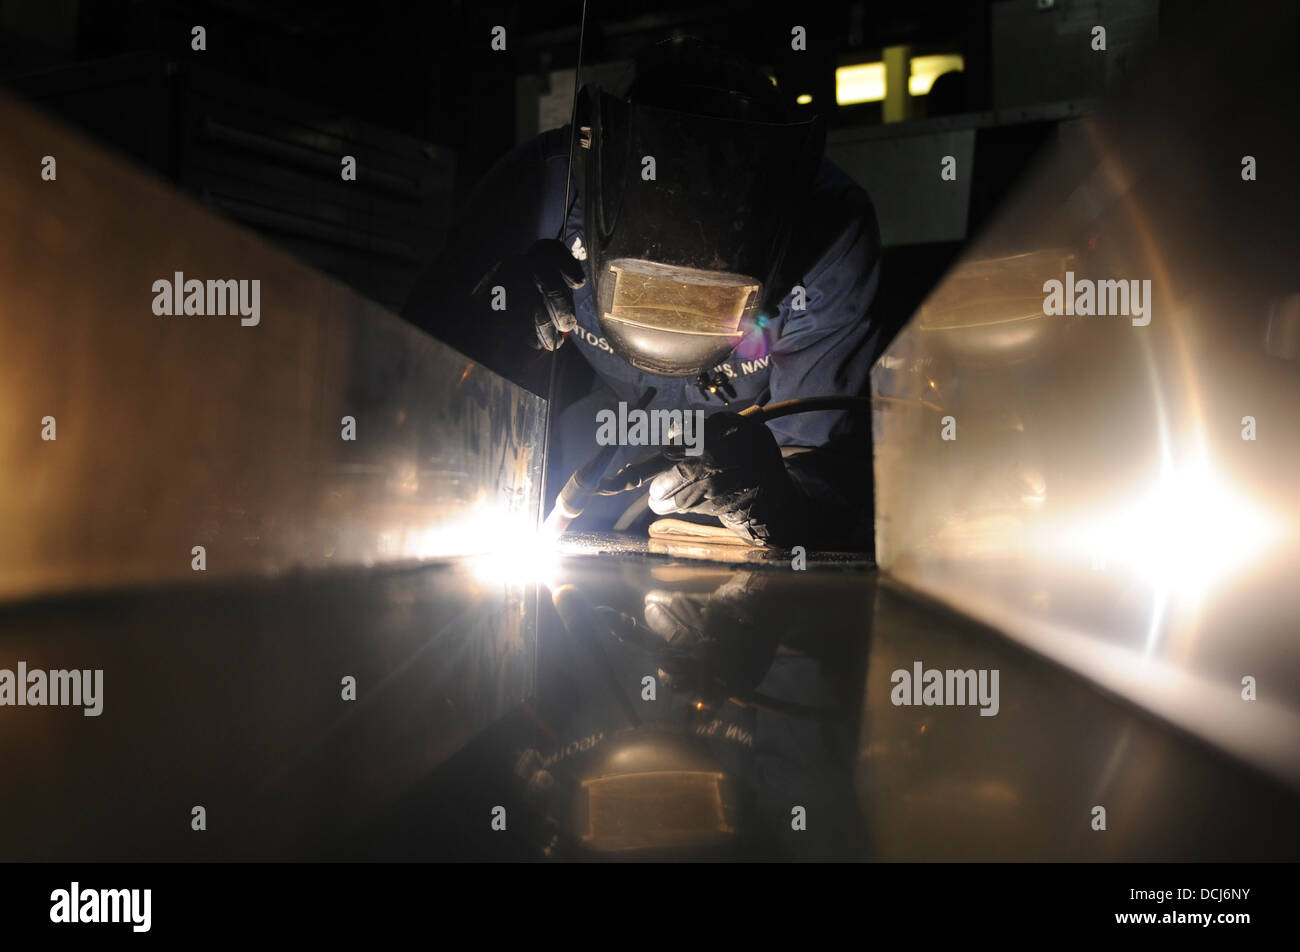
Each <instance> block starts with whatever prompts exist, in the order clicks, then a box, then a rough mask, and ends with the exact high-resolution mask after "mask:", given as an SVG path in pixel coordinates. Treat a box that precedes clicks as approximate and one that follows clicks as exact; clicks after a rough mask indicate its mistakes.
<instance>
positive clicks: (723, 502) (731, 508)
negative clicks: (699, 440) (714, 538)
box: [650, 410, 809, 548]
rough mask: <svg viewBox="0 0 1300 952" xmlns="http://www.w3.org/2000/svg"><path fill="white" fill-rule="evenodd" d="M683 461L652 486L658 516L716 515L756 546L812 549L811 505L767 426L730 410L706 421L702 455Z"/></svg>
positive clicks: (686, 457) (651, 503)
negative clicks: (677, 513)
mask: <svg viewBox="0 0 1300 952" xmlns="http://www.w3.org/2000/svg"><path fill="white" fill-rule="evenodd" d="M677 452H678V454H679V455H680V450H678V451H677ZM680 458H681V462H679V463H677V464H676V465H674V466H673V468H672V469H670V470H668V471H667V472H665V473H661V474H660V475H659V476H657V477H655V480H654V481H653V482H652V483H651V484H650V508H651V509H653V510H654V511H655V512H656V513H658V514H659V515H661V516H664V515H668V514H670V513H674V512H693V513H702V514H704V515H710V516H716V517H717V518H718V519H719V520H720V521H721V522H722V524H723V525H724V526H726V527H727V528H728V529H730V530H731V531H732V532H734V533H736V535H738V536H740V537H741V538H742V539H744V540H745V541H747V542H751V543H754V544H755V545H770V546H776V547H779V548H789V547H790V546H794V545H801V544H802V545H807V544H809V540H808V539H806V538H803V536H806V535H807V533H808V531H809V526H808V501H807V499H806V497H805V496H804V494H803V493H802V492H801V491H800V490H799V488H798V487H797V486H796V485H795V484H794V482H793V481H792V480H791V479H790V476H789V475H788V474H787V473H786V470H785V462H784V461H783V460H782V458H781V447H780V446H778V445H777V442H776V437H775V436H773V435H772V431H771V430H769V429H768V428H767V426H766V425H764V424H763V423H761V422H759V421H758V420H754V419H751V418H749V417H743V416H740V415H739V414H737V413H731V412H730V411H726V410H723V411H720V412H718V413H714V414H713V415H712V416H710V417H708V419H706V420H705V421H704V439H703V447H702V452H701V453H700V455H699V456H694V457H692V456H684V455H682V456H680Z"/></svg>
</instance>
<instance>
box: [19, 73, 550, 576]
mask: <svg viewBox="0 0 1300 952" xmlns="http://www.w3.org/2000/svg"><path fill="white" fill-rule="evenodd" d="M0 127H3V128H4V129H5V130H6V135H5V136H4V137H3V141H0V228H2V229H3V232H4V241H3V247H4V253H3V254H2V255H0V289H3V304H2V305H0V308H2V309H0V463H2V464H3V465H0V525H3V526H4V531H3V532H0V598H8V599H13V598H18V597H22V596H32V595H40V594H46V593H51V592H57V591H64V590H70V589H85V588H102V587H106V586H118V585H124V584H145V583H158V582H174V581H180V580H192V579H194V578H195V577H197V573H196V572H195V570H194V567H193V564H192V563H193V560H194V559H195V555H194V554H193V550H194V547H196V546H202V547H204V550H205V559H206V570H205V571H206V573H207V576H206V577H224V576H231V575H241V574H249V573H257V574H264V573H275V572H282V571H285V570H287V569H292V568H319V567H326V566H340V565H343V566H348V565H359V564H360V565H369V564H376V563H381V562H392V561H401V560H415V559H421V558H428V557H436V556H452V555H463V554H466V553H468V552H473V551H477V550H479V549H481V548H482V547H485V546H491V545H494V544H501V542H502V540H508V539H509V534H510V533H511V532H512V531H515V530H516V529H518V528H520V527H526V528H528V529H531V527H532V526H534V525H535V524H536V520H537V518H538V508H539V499H540V481H541V472H542V458H541V457H542V444H543V440H542V439H541V436H540V435H541V433H542V432H543V427H544V421H545V404H544V402H543V401H542V400H540V399H538V398H537V397H535V396H533V395H531V394H529V393H527V392H526V391H524V390H521V389H519V388H518V387H516V386H514V385H512V384H510V383H509V382H507V381H506V380H504V379H502V378H501V377H499V376H497V375H495V374H493V373H491V372H489V371H487V370H485V369H484V368H482V367H481V366H479V365H478V364H476V363H474V362H473V361H471V360H469V359H468V358H466V357H464V356H462V355H460V354H458V353H457V352H455V351H453V350H451V349H449V348H447V347H445V346H443V345H441V344H439V343H437V342H435V341H434V340H433V339H432V338H430V337H428V336H426V335H424V334H422V333H420V332H419V331H417V330H415V329H414V328H412V327H410V326H409V325H407V324H405V323H403V322H402V321H400V320H399V319H397V318H396V317H394V316H392V315H390V314H388V313H386V312H385V311H383V310H382V309H381V308H380V307H378V306H377V305H375V304H373V303H370V302H368V301H366V300H364V299H362V298H361V297H359V296H358V295H356V294H354V293H352V292H350V291H349V290H347V289H346V288H344V287H343V286H342V285H340V284H338V283H336V282H334V281H331V280H328V279H326V278H323V277H322V276H320V275H318V274H317V273H315V272H313V271H312V270H311V269H309V268H306V267H304V266H302V265H300V264H298V263H296V262H295V261H293V260H292V259H290V258H289V257H287V256H286V255H284V254H283V253H280V252H278V251H276V250H274V249H272V248H271V247H270V246H269V245H267V244H266V243H264V242H263V241H261V240H260V239H258V238H256V237H254V236H253V235H251V234H249V233H248V232H245V231H243V230H241V229H239V228H236V227H234V226H233V225H230V224H228V223H226V222H225V221H223V220H220V219H218V218H217V217H215V216H214V215H212V214H210V213H209V212H206V211H204V210H203V209H201V208H199V207H198V206H197V205H196V204H194V203H193V202H191V201H189V200H187V199H185V198H183V197H181V196H180V195H178V194H177V193H176V192H174V191H173V190H171V189H170V188H167V187H165V186H163V185H160V184H158V183H156V182H153V181H151V180H149V179H148V178H146V177H145V176H143V175H141V174H140V173H138V172H137V171H135V170H134V169H133V168H131V167H129V166H128V165H126V164H125V163H124V162H122V161H120V160H118V159H116V158H114V157H112V156H109V155H107V154H105V153H103V152H101V151H99V150H98V149H96V148H95V147H93V146H91V145H89V144H88V143H86V142H85V141H84V140H81V139H79V138H77V137H76V136H73V135H71V134H69V133H68V132H66V131H65V130H63V129H61V128H59V127H57V126H56V125H54V124H52V123H50V122H48V121H46V120H44V119H42V118H40V117H38V116H37V115H35V114H34V113H32V112H31V111H29V110H28V109H26V108H24V107H20V106H19V105H17V104H16V103H14V102H13V101H11V100H8V99H0ZM46 155H49V156H53V157H54V159H55V160H56V162H57V166H56V168H57V178H56V179H55V180H54V181H44V180H42V176H41V170H42V156H46ZM177 272H180V273H182V274H183V275H184V276H185V277H186V279H190V278H193V279H198V280H201V281H207V280H226V279H234V280H244V281H250V282H251V281H254V280H256V281H259V282H260V285H259V288H260V309H259V315H258V322H257V323H256V324H253V323H251V322H252V318H251V317H249V318H248V319H247V320H248V321H249V324H248V326H245V325H244V323H243V321H244V318H241V317H240V316H231V315H225V316H213V315H210V316H197V315H191V316H158V315H156V314H155V313H154V301H155V297H156V295H155V292H154V290H153V286H154V282H155V281H158V280H160V279H161V280H166V281H172V280H173V275H174V274H175V273H177ZM247 287H248V288H249V290H250V291H251V288H252V285H251V284H249V285H248V286H247ZM205 290H206V288H205ZM204 297H205V307H206V295H205V296H204ZM247 303H249V304H250V305H251V301H249V302H247ZM249 310H251V307H250V308H249ZM47 417H52V418H54V421H55V430H54V434H55V436H56V439H54V440H46V439H43V438H42V436H43V431H47V428H46V425H45V424H44V423H43V422H42V421H43V419H45V418H47ZM345 417H351V418H353V419H354V420H355V437H356V438H355V440H345V439H343V431H344V427H345V422H344V418H345Z"/></svg>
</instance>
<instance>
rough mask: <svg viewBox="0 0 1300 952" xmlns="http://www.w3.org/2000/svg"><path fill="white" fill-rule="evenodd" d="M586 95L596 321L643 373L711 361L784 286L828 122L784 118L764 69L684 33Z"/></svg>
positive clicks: (694, 370)
mask: <svg viewBox="0 0 1300 952" xmlns="http://www.w3.org/2000/svg"><path fill="white" fill-rule="evenodd" d="M580 103H581V105H580V109H581V112H580V119H579V126H580V130H581V138H580V141H581V144H582V149H581V150H580V154H581V157H582V163H581V166H580V170H579V171H580V175H581V176H582V177H581V179H580V181H581V188H582V195H583V216H584V229H585V232H586V238H587V255H588V270H589V272H590V274H591V277H592V285H593V287H592V294H593V299H594V301H595V305H596V308H597V316H598V318H599V321H600V326H601V331H602V333H603V334H604V336H605V339H606V340H607V341H608V342H609V345H610V347H611V349H613V351H614V352H615V353H616V354H619V355H620V356H621V357H623V358H624V359H625V360H626V361H627V362H628V363H630V364H631V365H632V366H633V367H636V368H637V369H638V370H641V371H643V372H645V373H649V374H655V375H659V376H665V377H686V376H694V375H697V374H699V373H701V372H702V371H707V370H709V369H710V368H712V367H714V366H716V365H717V364H718V363H720V362H721V361H723V360H725V359H726V357H727V356H728V355H729V354H730V353H731V351H732V349H733V348H734V347H735V346H736V345H737V344H738V343H739V342H740V340H741V338H742V337H743V336H744V335H745V333H746V332H747V331H749V330H750V329H751V328H752V327H753V326H754V324H755V323H756V322H757V320H758V318H759V315H760V312H761V310H762V308H763V307H764V302H765V300H766V297H767V296H768V295H769V294H771V293H772V292H773V291H774V290H776V289H775V288H774V287H773V284H774V281H775V279H776V275H777V272H778V268H779V266H780V262H781V258H782V256H783V255H784V252H785V246H786V243H787V241H788V239H789V234H790V226H791V222H792V221H793V216H794V215H795V214H796V213H797V212H798V210H799V208H800V207H801V205H802V204H803V201H804V199H805V197H806V196H807V194H808V192H809V191H810V190H811V187H812V180H813V177H814V175H815V173H816V170H817V166H818V164H819V163H820V160H821V153H822V148H823V145H824V142H825V132H824V129H823V127H822V124H821V122H820V120H819V119H813V120H811V121H805V122H793V121H789V117H788V115H787V114H786V113H785V110H784V107H783V105H782V103H781V99H780V97H779V96H778V94H777V93H776V90H775V87H774V86H773V85H772V83H771V82H770V80H768V78H767V77H766V76H765V75H764V74H763V73H761V72H759V71H757V70H755V69H754V68H753V67H751V66H748V65H747V64H743V61H738V60H736V59H734V58H729V57H726V56H725V55H720V52H719V51H713V50H704V49H702V48H699V47H695V48H691V47H687V48H685V49H683V47H682V45H681V44H680V43H678V44H675V45H674V46H673V47H671V48H669V49H668V50H667V51H666V52H663V53H661V54H660V55H656V56H654V57H651V58H650V59H649V61H648V62H647V63H643V64H639V65H638V69H637V80H636V82H635V83H634V84H633V86H632V89H631V90H629V93H628V96H627V97H626V98H619V97H616V96H613V95H610V94H609V93H607V92H604V91H602V90H599V89H596V88H593V87H587V88H585V89H584V90H583V93H582V96H581V100H580ZM782 293H784V291H782Z"/></svg>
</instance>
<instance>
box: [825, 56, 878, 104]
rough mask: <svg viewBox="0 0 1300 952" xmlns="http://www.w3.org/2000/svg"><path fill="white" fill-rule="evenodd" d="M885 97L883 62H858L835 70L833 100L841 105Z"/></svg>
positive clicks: (875, 100) (876, 100)
mask: <svg viewBox="0 0 1300 952" xmlns="http://www.w3.org/2000/svg"><path fill="white" fill-rule="evenodd" d="M884 98H885V64H884V63H858V64H857V65H856V66H841V67H840V68H839V69H837V70H836V71H835V101H836V102H837V103H838V104H839V105H841V106H851V105H853V104H854V103H860V102H881V101H882V100H883V99H884Z"/></svg>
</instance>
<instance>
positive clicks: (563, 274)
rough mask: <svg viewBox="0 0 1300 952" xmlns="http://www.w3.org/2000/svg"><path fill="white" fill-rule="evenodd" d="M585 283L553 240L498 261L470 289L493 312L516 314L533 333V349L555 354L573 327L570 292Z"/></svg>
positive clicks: (571, 259) (543, 240)
mask: <svg viewBox="0 0 1300 952" xmlns="http://www.w3.org/2000/svg"><path fill="white" fill-rule="evenodd" d="M586 283H587V276H586V275H585V274H584V273H583V270H582V265H581V264H580V263H579V262H578V259H576V258H575V257H573V255H572V254H570V253H569V249H568V248H566V247H564V244H563V243H562V242H560V241H558V240H557V239H555V238H541V239H538V240H537V241H535V242H533V244H532V246H531V247H529V249H528V250H527V251H525V252H524V253H523V254H520V255H512V256H511V257H509V258H506V259H505V260H504V261H501V262H498V263H497V264H496V265H495V266H494V267H493V268H492V269H491V270H490V271H488V273H487V274H485V275H484V276H483V278H482V280H480V281H479V282H478V284H476V285H475V286H474V292H473V293H474V297H475V298H482V299H485V303H486V305H487V306H488V307H490V308H492V309H493V310H504V311H506V312H507V313H510V314H519V315H520V316H521V318H523V319H525V320H526V321H527V323H528V326H529V327H531V328H532V329H533V332H534V333H535V335H536V343H535V344H534V345H533V346H535V347H539V348H541V349H543V350H555V349H556V348H558V347H559V346H560V345H561V344H563V343H564V335H565V334H567V333H569V332H570V331H572V330H574V329H575V328H576V327H577V326H578V318H577V315H576V313H575V311H574V307H573V292H574V290H576V289H577V288H580V287H582V286H583V285H584V284H586Z"/></svg>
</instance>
